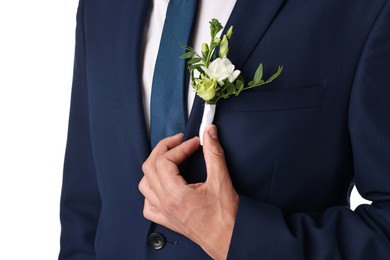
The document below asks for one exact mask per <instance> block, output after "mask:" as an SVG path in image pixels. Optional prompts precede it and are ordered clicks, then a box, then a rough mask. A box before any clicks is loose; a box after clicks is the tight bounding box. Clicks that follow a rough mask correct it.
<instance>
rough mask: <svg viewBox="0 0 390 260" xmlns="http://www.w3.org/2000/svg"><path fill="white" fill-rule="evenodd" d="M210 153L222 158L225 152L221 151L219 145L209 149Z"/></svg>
mask: <svg viewBox="0 0 390 260" xmlns="http://www.w3.org/2000/svg"><path fill="white" fill-rule="evenodd" d="M211 152H212V153H213V154H214V155H216V156H218V157H222V158H223V157H224V156H225V152H224V151H223V148H222V146H220V145H218V146H215V147H213V149H211Z"/></svg>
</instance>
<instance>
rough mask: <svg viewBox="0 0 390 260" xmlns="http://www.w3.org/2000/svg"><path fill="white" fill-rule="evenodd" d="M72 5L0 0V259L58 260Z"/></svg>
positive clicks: (71, 0)
mask: <svg viewBox="0 0 390 260" xmlns="http://www.w3.org/2000/svg"><path fill="white" fill-rule="evenodd" d="M77 4H78V0H0V259H2V260H14V259H15V260H25V259H33V260H35V259H37V260H50V259H56V258H57V256H58V251H59V236H60V223H59V199H60V191H61V178H62V165H63V156H64V150H65V142H66V131H67V122H68V112H69V103H70V91H71V80H72V69H73V52H74V31H75V16H76V9H77ZM352 202H353V205H352V206H353V208H355V207H356V205H358V204H360V203H363V202H364V201H363V200H362V199H361V198H360V197H359V196H358V195H357V193H356V192H354V193H353V197H352Z"/></svg>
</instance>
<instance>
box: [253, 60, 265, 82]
mask: <svg viewBox="0 0 390 260" xmlns="http://www.w3.org/2000/svg"><path fill="white" fill-rule="evenodd" d="M262 77H263V64H262V63H260V65H259V67H258V68H257V70H256V72H255V76H254V78H253V81H254V85H256V84H257V83H260V80H261V78H262Z"/></svg>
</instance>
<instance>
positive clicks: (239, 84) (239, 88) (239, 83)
mask: <svg viewBox="0 0 390 260" xmlns="http://www.w3.org/2000/svg"><path fill="white" fill-rule="evenodd" d="M244 87H245V85H244V81H243V80H241V79H237V80H236V89H237V92H236V96H238V94H240V93H241V91H242V90H243V89H244Z"/></svg>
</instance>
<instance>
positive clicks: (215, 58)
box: [180, 19, 283, 144]
mask: <svg viewBox="0 0 390 260" xmlns="http://www.w3.org/2000/svg"><path fill="white" fill-rule="evenodd" d="M222 29H223V26H222V25H221V23H220V22H219V21H218V20H217V19H212V20H211V21H210V34H211V41H210V43H209V44H207V43H203V44H202V50H201V54H198V53H197V52H196V51H195V50H194V49H193V48H191V47H189V46H186V47H185V48H186V50H187V52H186V53H185V54H184V55H183V56H181V57H180V58H182V59H189V60H188V62H187V64H188V69H189V71H190V76H191V85H192V87H193V89H194V90H195V92H196V94H197V95H198V96H199V97H200V98H202V99H203V100H204V101H205V106H204V111H203V118H202V123H201V125H200V129H199V137H200V142H201V144H202V143H203V132H204V130H205V128H206V127H207V126H208V125H210V124H212V123H213V120H214V115H215V109H216V105H217V102H218V101H219V100H220V99H227V98H229V96H231V95H234V96H238V95H239V94H240V93H241V92H242V91H244V90H248V89H251V88H255V87H258V86H263V85H265V84H267V83H270V82H271V81H273V80H274V79H276V78H277V77H279V75H280V74H281V73H282V70H283V67H282V66H279V67H278V70H277V71H276V73H274V74H273V75H272V76H271V77H270V78H269V79H267V80H264V79H263V65H262V64H261V63H260V64H259V66H258V68H257V70H256V72H255V75H254V77H253V80H251V81H249V82H248V84H247V85H246V84H245V81H244V78H243V77H242V75H241V71H239V70H236V69H235V66H234V65H233V64H232V62H231V61H230V60H229V59H228V54H229V40H230V38H231V37H232V34H233V26H231V27H230V28H229V30H228V31H227V33H226V34H224V35H223V36H222V39H221V38H220V37H217V34H218V33H219V32H220V31H221V30H222ZM218 50H219V51H218ZM217 52H218V53H217Z"/></svg>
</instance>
